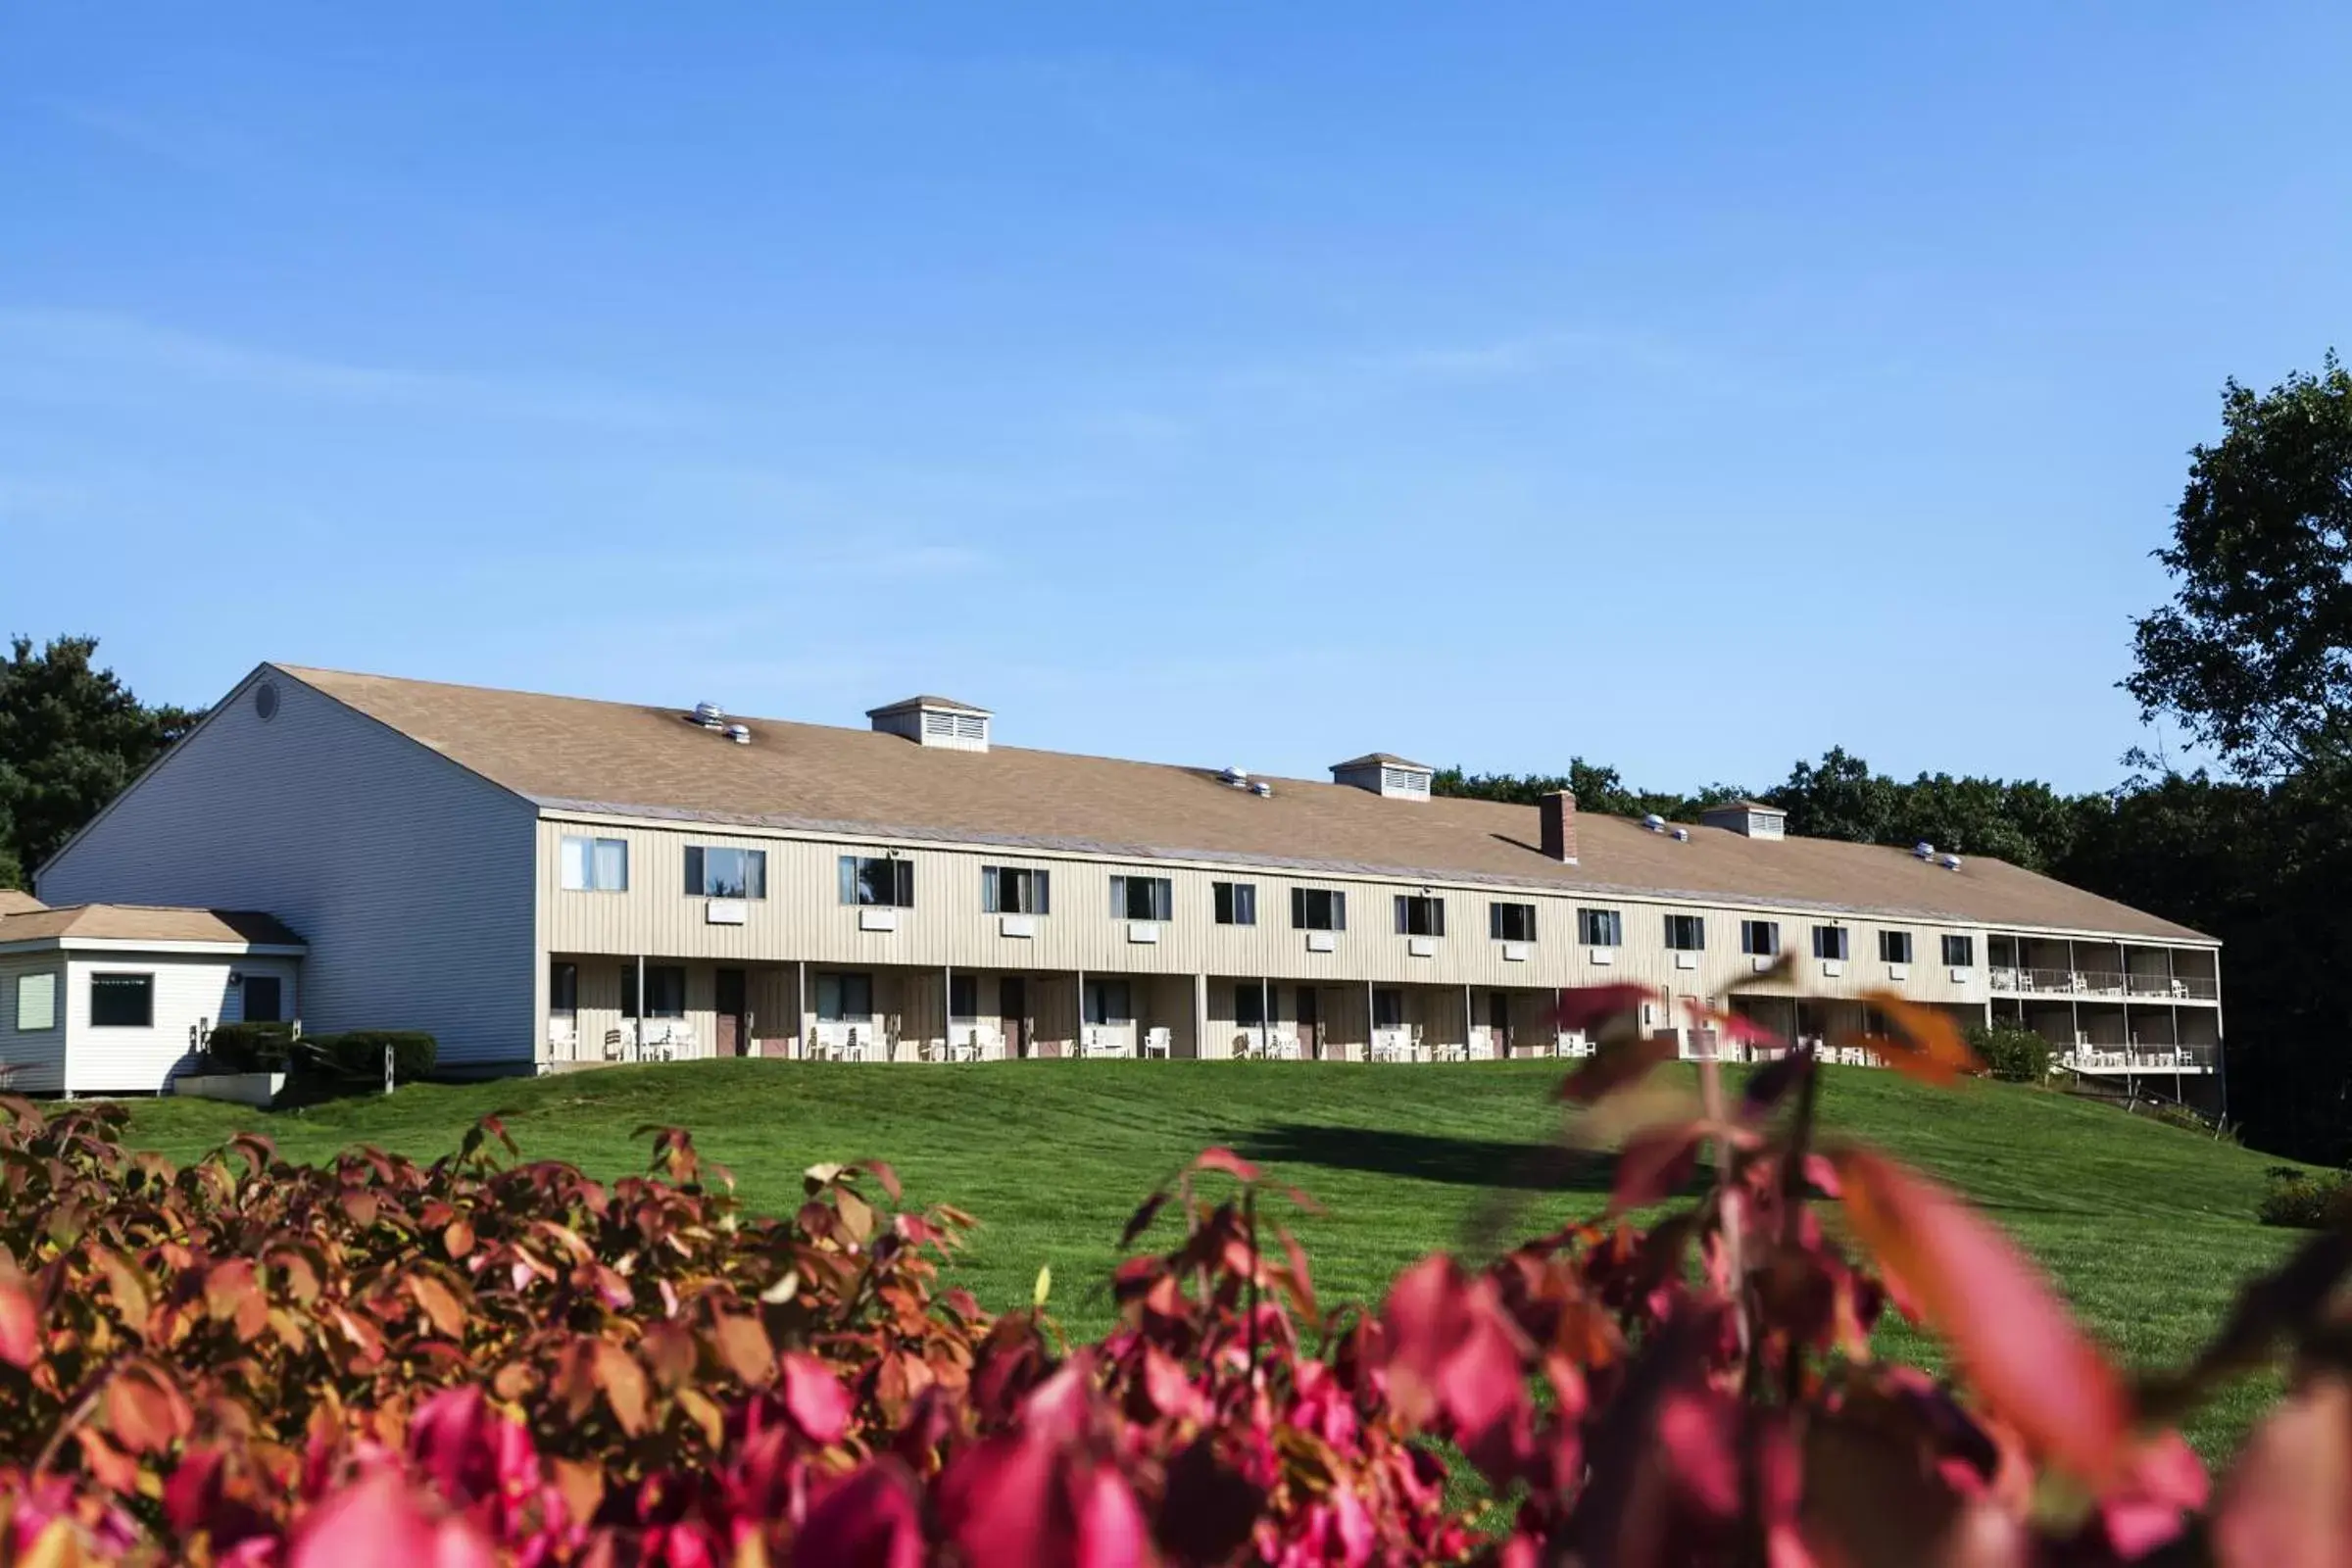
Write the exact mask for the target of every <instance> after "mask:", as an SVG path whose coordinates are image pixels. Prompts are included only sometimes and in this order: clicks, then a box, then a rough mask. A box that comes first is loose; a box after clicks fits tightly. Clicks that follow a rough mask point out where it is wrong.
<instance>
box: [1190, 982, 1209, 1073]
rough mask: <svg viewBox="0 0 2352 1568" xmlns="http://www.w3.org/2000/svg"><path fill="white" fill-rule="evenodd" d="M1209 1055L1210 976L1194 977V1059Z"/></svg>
mask: <svg viewBox="0 0 2352 1568" xmlns="http://www.w3.org/2000/svg"><path fill="white" fill-rule="evenodd" d="M1207 1054H1208V976H1207V975H1205V974H1197V975H1195V976H1193V1059H1194V1060H1196V1061H1198V1060H1200V1059H1201V1058H1202V1057H1204V1056H1206V1055H1207Z"/></svg>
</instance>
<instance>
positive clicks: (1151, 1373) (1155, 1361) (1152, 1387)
mask: <svg viewBox="0 0 2352 1568" xmlns="http://www.w3.org/2000/svg"><path fill="white" fill-rule="evenodd" d="M1144 1396H1145V1397H1147V1398H1149V1399H1150V1400H1151V1401H1152V1408H1154V1409H1156V1410H1157V1411H1158V1412H1159V1413H1160V1414H1161V1415H1164V1416H1169V1417H1172V1418H1174V1419H1176V1420H1179V1421H1201V1420H1205V1419H1206V1418H1207V1416H1208V1400H1207V1399H1206V1398H1204V1397H1202V1396H1201V1391H1200V1389H1199V1388H1197V1387H1195V1386H1194V1383H1193V1376H1192V1374H1191V1373H1189V1372H1187V1371H1186V1370H1185V1369H1184V1365H1183V1363H1182V1362H1180V1361H1178V1360H1177V1359H1176V1358H1175V1357H1174V1356H1172V1355H1170V1354H1168V1352H1167V1351H1165V1350H1163V1349H1161V1348H1159V1347H1158V1346H1156V1345H1153V1344H1151V1343H1150V1342H1149V1341H1147V1342H1146V1343H1145V1345H1144Z"/></svg>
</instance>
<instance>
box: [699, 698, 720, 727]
mask: <svg viewBox="0 0 2352 1568" xmlns="http://www.w3.org/2000/svg"><path fill="white" fill-rule="evenodd" d="M694 721H695V722H696V723H697V724H700V725H702V726H703V728H705V729H716V728H718V727H719V726H720V725H721V724H724V723H725V722H726V721H727V711H726V710H725V709H723V708H721V707H719V706H718V705H717V704H716V703H697V704H695V705H694Z"/></svg>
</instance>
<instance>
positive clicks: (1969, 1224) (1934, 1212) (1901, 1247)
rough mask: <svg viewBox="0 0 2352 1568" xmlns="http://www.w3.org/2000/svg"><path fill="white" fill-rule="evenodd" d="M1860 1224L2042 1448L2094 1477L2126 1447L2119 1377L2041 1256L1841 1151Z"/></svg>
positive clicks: (1964, 1210)
mask: <svg viewBox="0 0 2352 1568" xmlns="http://www.w3.org/2000/svg"><path fill="white" fill-rule="evenodd" d="M1833 1164H1834V1165H1835V1167H1836V1170H1837V1172H1838V1180H1839V1182H1840V1184H1841V1186H1842V1188H1843V1193H1842V1201H1843V1202H1844V1205H1845V1213H1846V1217H1847V1219H1848V1220H1849V1221H1850V1222H1851V1223H1852V1225H1853V1228H1854V1230H1855V1233H1856V1234H1857V1235H1859V1236H1860V1237H1861V1239H1862V1241H1863V1243H1864V1245H1865V1246H1867V1247H1868V1248H1869V1249H1870V1250H1871V1252H1872V1253H1873V1254H1874V1255H1875V1256H1876V1257H1877V1258H1878V1260H1879V1266H1880V1268H1881V1269H1882V1270H1884V1271H1885V1272H1886V1274H1887V1276H1888V1280H1889V1283H1890V1284H1893V1285H1895V1286H1897V1287H1899V1293H1900V1296H1901V1297H1902V1299H1906V1300H1908V1301H1910V1302H1911V1303H1913V1304H1914V1305H1915V1307H1916V1309H1917V1311H1918V1312H1919V1314H1920V1315H1921V1316H1922V1317H1923V1318H1925V1319H1926V1321H1927V1322H1928V1323H1929V1324H1930V1325H1932V1326H1933V1327H1934V1328H1936V1330H1937V1331H1938V1332H1940V1333H1941V1334H1942V1335H1943V1336H1944V1338H1945V1339H1946V1340H1948V1341H1949V1342H1950V1343H1951V1346H1952V1349H1953V1352H1954V1354H1955V1356H1956V1357H1957V1359H1958V1360H1959V1363H1960V1366H1961V1369H1962V1371H1963V1372H1964V1373H1965V1374H1966V1376H1967V1381H1968V1382H1969V1383H1970V1384H1971V1385H1972V1386H1973V1387H1974V1388H1975V1389H1976V1391H1977V1393H1978V1394H1979V1395H1980V1396H1981V1397H1983V1398H1984V1399H1985V1403H1986V1404H1988V1405H1989V1406H1991V1408H1992V1409H1993V1411H1994V1412H1995V1413H1996V1414H1998V1415H1999V1416H2000V1417H2001V1418H2002V1419H2003V1420H2005V1421H2007V1422H2008V1423H2009V1424H2010V1425H2012V1426H2014V1427H2015V1428H2016V1429H2017V1430H2018V1432H2019V1433H2020V1434H2022V1435H2023V1436H2024V1437H2025V1439H2026V1441H2027V1443H2028V1444H2029V1445H2030V1446H2032V1447H2033V1448H2034V1449H2035V1450H2036V1451H2038V1452H2040V1453H2042V1454H2045V1455H2047V1456H2048V1457H2049V1458H2050V1459H2051V1460H2052V1461H2054V1462H2055V1463H2056V1464H2057V1465H2058V1466H2059V1467H2060V1468H2062V1469H2064V1470H2066V1471H2068V1472H2070V1473H2071V1474H2073V1475H2074V1476H2076V1477H2077V1478H2078V1479H2080V1480H2082V1481H2085V1482H2088V1483H2090V1484H2091V1485H2092V1486H2094V1487H2102V1488H2103V1487H2104V1486H2105V1485H2106V1484H2107V1483H2108V1482H2110V1481H2112V1480H2114V1479H2115V1477H2116V1475H2117V1474H2118V1472H2119V1470H2120V1469H2121V1466H2122V1464H2123V1462H2124V1460H2125V1458H2126V1457H2127V1440H2128V1437H2129V1432H2130V1427H2131V1403H2130V1400H2129V1398H2128V1397H2127V1396H2126V1394H2125V1391H2124V1386H2123V1382H2122V1380H2121V1379H2120V1378H2118V1377H2117V1375H2116V1372H2115V1369H2114V1368H2113V1367H2111V1366H2110V1365H2109V1364H2108V1363H2107V1360H2106V1358H2105V1357H2104V1356H2102V1355H2101V1354H2100V1353H2099V1352H2098V1350H2097V1349H2095V1348H2093V1347H2092V1346H2091V1343H2090V1342H2089V1341H2088V1340H2087V1339H2085V1338H2084V1337H2083V1335H2082V1330H2081V1329H2079V1328H2077V1327H2076V1326H2075V1321H2074V1319H2073V1317H2072V1316H2071V1315H2070V1314H2069V1313H2068V1312H2067V1309H2066V1307H2065V1305H2064V1304H2063V1303H2062V1302H2060V1300H2059V1299H2058V1298H2057V1296H2056V1294H2055V1293H2054V1292H2053V1291H2052V1290H2051V1289H2050V1287H2049V1285H2048V1283H2047V1282H2046V1281H2045V1280H2044V1279H2043V1278H2042V1276H2041V1274H2040V1273H2039V1271H2037V1270H2036V1269H2035V1268H2034V1266H2033V1264H2031V1263H2029V1262H2028V1261H2027V1260H2026V1259H2025V1257H2024V1256H2023V1255H2022V1254H2021V1253H2020V1252H2019V1251H2018V1250H2017V1249H2016V1248H2015V1247H2014V1246H2013V1245H2012V1244H2011V1243H2010V1242H2009V1241H2008V1239H2007V1238H2005V1237H2004V1236H2002V1235H2001V1234H2000V1232H1999V1231H1998V1230H1996V1229H1995V1228H1994V1227H1993V1226H1992V1224H1991V1223H1990V1222H1989V1221H1987V1220H1985V1219H1984V1218H1983V1217H1982V1216H1980V1215H1979V1214H1977V1213H1976V1212H1975V1211H1974V1210H1973V1209H1971V1208H1969V1207H1968V1205H1967V1204H1966V1203H1964V1202H1962V1201H1960V1200H1959V1199H1957V1198H1954V1197H1953V1196H1952V1195H1951V1194H1949V1193H1947V1192H1945V1191H1944V1190H1943V1189H1942V1188H1940V1187H1937V1186H1936V1184H1935V1183H1933V1182H1931V1181H1929V1180H1928V1179H1927V1178H1926V1177H1924V1176H1920V1175H1917V1174H1915V1173H1914V1172H1911V1171H1907V1170H1905V1169H1903V1168H1902V1167H1901V1166H1900V1165H1897V1164H1896V1163H1895V1162H1894V1161H1892V1160H1890V1159H1887V1158H1886V1157H1885V1156H1883V1155H1881V1154H1877V1153H1874V1152H1870V1151H1867V1150H1860V1149H1848V1150H1844V1151H1841V1152H1838V1153H1836V1154H1835V1155H1834V1156H1833Z"/></svg>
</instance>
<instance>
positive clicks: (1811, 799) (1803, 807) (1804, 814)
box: [1764, 746, 1902, 844]
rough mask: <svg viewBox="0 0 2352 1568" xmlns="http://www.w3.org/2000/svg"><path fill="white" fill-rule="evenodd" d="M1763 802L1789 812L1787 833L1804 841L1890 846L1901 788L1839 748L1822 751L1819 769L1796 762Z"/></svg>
mask: <svg viewBox="0 0 2352 1568" xmlns="http://www.w3.org/2000/svg"><path fill="white" fill-rule="evenodd" d="M1764 798H1765V800H1767V801H1769V802H1770V803H1771V804H1773V805H1774V806H1777V807H1779V808H1780V809H1782V810H1784V811H1787V812H1788V813H1789V832H1791V833H1794V834H1797V835H1799V836H1800V837H1803V838H1810V839H1844V840H1846V841H1847V842H1848V843H1853V844H1892V843H1894V842H1896V839H1895V835H1896V834H1898V833H1899V832H1900V831H1901V826H1900V822H1899V814H1900V808H1901V802H1902V786H1901V785H1899V784H1897V783H1895V781H1894V780H1893V779H1890V778H1888V777H1887V775H1886V774H1884V773H1874V772H1872V771H1871V770H1870V764H1869V763H1868V762H1866V761H1864V760H1862V759H1861V758H1859V757H1854V756H1851V755H1849V754H1848V753H1847V752H1846V749H1845V748H1844V747H1842V746H1833V747H1831V748H1830V749H1829V750H1828V751H1826V752H1824V753H1822V755H1821V761H1820V763H1819V764H1818V765H1817V764H1815V763H1811V762H1798V763H1797V764H1796V765H1795V766H1793V767H1791V768H1790V769H1789V781H1788V782H1787V783H1785V784H1783V785H1781V786H1780V787H1779V788H1778V789H1775V790H1772V791H1769V792H1768V793H1767V794H1766V795H1765V797H1764Z"/></svg>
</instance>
